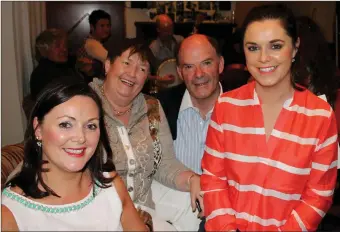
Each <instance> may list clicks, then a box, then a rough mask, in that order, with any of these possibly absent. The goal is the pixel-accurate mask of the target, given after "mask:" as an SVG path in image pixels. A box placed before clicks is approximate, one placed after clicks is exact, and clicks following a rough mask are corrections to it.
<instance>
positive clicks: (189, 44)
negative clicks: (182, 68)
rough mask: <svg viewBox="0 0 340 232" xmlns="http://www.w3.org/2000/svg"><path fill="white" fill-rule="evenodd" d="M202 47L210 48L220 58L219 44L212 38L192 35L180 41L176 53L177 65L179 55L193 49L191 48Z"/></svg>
mask: <svg viewBox="0 0 340 232" xmlns="http://www.w3.org/2000/svg"><path fill="white" fill-rule="evenodd" d="M204 46H211V47H212V48H213V49H214V50H215V52H216V55H217V56H221V50H220V47H219V44H218V42H217V41H216V40H215V39H214V38H212V37H210V36H207V35H202V34H194V35H191V36H189V37H187V38H185V39H184V40H183V41H182V43H181V45H180V47H179V50H178V53H177V64H179V61H180V55H181V53H182V54H183V53H185V52H188V51H191V49H190V48H193V47H204Z"/></svg>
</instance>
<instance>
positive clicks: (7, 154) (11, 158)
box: [1, 143, 24, 189]
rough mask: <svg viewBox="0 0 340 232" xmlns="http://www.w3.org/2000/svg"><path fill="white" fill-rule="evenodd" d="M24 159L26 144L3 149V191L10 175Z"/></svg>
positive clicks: (8, 146)
mask: <svg viewBox="0 0 340 232" xmlns="http://www.w3.org/2000/svg"><path fill="white" fill-rule="evenodd" d="M23 159H24V144H23V143H17V144H13V145H7V146H4V147H3V148H1V189H3V188H4V186H5V183H6V180H7V178H8V176H9V174H10V173H11V172H12V171H13V170H14V169H15V168H16V166H18V164H19V163H20V162H21V161H22V160H23Z"/></svg>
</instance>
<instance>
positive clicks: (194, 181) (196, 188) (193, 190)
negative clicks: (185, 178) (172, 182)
mask: <svg viewBox="0 0 340 232" xmlns="http://www.w3.org/2000/svg"><path fill="white" fill-rule="evenodd" d="M189 184H190V185H189V186H190V197H191V208H192V211H193V212H195V211H196V208H197V207H196V202H195V201H196V200H198V201H199V203H200V206H201V209H202V212H200V213H199V214H198V217H199V218H202V217H203V216H204V205H203V197H202V195H201V184H200V176H199V175H195V176H193V177H192V178H191V179H190V182H189Z"/></svg>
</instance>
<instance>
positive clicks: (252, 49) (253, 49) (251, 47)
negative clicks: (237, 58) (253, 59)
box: [247, 46, 259, 52]
mask: <svg viewBox="0 0 340 232" xmlns="http://www.w3.org/2000/svg"><path fill="white" fill-rule="evenodd" d="M247 49H248V50H249V51H251V52H254V51H256V50H259V48H258V47H257V46H249V47H247Z"/></svg>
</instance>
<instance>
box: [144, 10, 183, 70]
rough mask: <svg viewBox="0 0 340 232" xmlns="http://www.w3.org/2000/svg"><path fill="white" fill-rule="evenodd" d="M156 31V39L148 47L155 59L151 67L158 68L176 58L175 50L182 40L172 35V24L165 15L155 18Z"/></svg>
mask: <svg viewBox="0 0 340 232" xmlns="http://www.w3.org/2000/svg"><path fill="white" fill-rule="evenodd" d="M156 29H157V35H158V37H157V39H155V40H154V41H152V43H151V44H150V46H149V47H150V49H151V51H152V53H153V55H154V57H155V62H153V63H154V64H153V65H155V66H156V67H158V66H159V65H160V63H161V62H163V61H164V60H167V59H171V58H176V50H177V48H178V46H179V44H180V43H181V42H182V40H183V39H184V38H183V37H182V36H180V35H174V24H173V22H172V20H171V18H170V17H169V16H168V15H165V14H162V15H159V16H157V19H156Z"/></svg>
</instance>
